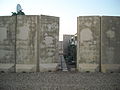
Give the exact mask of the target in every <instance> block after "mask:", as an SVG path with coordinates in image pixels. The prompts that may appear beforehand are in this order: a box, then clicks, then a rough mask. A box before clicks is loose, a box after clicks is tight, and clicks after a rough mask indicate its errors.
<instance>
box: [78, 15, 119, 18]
mask: <svg viewBox="0 0 120 90" xmlns="http://www.w3.org/2000/svg"><path fill="white" fill-rule="evenodd" d="M79 17H120V16H107V15H102V16H100V15H98V16H97V15H96V16H94V15H93V16H78V17H77V18H79Z"/></svg>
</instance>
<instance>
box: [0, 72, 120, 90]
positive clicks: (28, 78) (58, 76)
mask: <svg viewBox="0 0 120 90" xmlns="http://www.w3.org/2000/svg"><path fill="white" fill-rule="evenodd" d="M0 90H120V73H79V72H38V73H0Z"/></svg>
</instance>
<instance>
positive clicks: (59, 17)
mask: <svg viewBox="0 0 120 90" xmlns="http://www.w3.org/2000/svg"><path fill="white" fill-rule="evenodd" d="M40 16H43V17H44V16H45V17H54V18H60V17H57V16H50V15H42V14H41V15H40Z"/></svg>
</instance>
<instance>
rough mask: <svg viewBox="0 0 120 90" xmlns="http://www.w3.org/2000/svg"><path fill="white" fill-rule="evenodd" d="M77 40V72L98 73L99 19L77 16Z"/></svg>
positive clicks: (96, 17) (97, 17)
mask: <svg viewBox="0 0 120 90" xmlns="http://www.w3.org/2000/svg"><path fill="white" fill-rule="evenodd" d="M77 38H78V39H77V40H78V41H77V69H78V71H81V72H84V71H91V72H96V71H99V61H100V17H99V16H79V17H78V18H77Z"/></svg>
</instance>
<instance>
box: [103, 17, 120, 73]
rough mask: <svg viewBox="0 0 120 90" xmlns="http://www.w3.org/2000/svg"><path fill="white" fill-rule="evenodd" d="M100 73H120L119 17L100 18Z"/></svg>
mask: <svg viewBox="0 0 120 90" xmlns="http://www.w3.org/2000/svg"><path fill="white" fill-rule="evenodd" d="M101 25H102V26H101V27H102V28H101V64H102V65H101V67H102V72H120V17H118V16H102V18H101Z"/></svg>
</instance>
